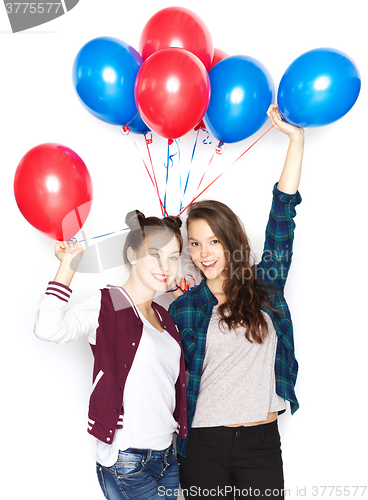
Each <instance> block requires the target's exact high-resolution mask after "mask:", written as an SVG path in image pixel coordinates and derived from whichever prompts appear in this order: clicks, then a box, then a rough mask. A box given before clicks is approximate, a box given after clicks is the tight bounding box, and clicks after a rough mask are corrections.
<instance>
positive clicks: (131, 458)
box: [114, 451, 144, 477]
mask: <svg viewBox="0 0 368 500" xmlns="http://www.w3.org/2000/svg"><path fill="white" fill-rule="evenodd" d="M114 468H115V471H116V474H117V475H118V476H120V477H131V476H137V475H138V474H140V473H141V472H143V469H144V464H143V459H142V457H141V455H136V454H135V453H129V452H126V451H119V456H118V459H117V461H116V463H115V466H114Z"/></svg>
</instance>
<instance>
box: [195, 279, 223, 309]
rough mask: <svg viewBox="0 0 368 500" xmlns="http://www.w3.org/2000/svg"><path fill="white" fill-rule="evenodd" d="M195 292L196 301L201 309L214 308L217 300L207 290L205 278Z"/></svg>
mask: <svg viewBox="0 0 368 500" xmlns="http://www.w3.org/2000/svg"><path fill="white" fill-rule="evenodd" d="M195 291H196V293H197V294H198V299H199V302H200V305H201V306H202V307H203V306H204V305H209V306H215V305H216V304H218V300H217V299H216V297H215V296H214V295H213V293H212V292H211V290H210V289H209V288H208V285H207V283H206V278H203V279H202V281H201V282H200V284H199V285H198V286H197V287H196V288H195Z"/></svg>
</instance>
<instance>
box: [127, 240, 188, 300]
mask: <svg viewBox="0 0 368 500" xmlns="http://www.w3.org/2000/svg"><path fill="white" fill-rule="evenodd" d="M163 233H165V234H164V235H163ZM128 256H129V260H130V261H131V263H132V272H134V274H135V277H136V278H137V279H138V280H139V282H140V285H143V286H144V287H145V288H146V289H147V290H149V291H152V292H164V291H165V290H167V289H168V287H169V285H170V284H171V283H172V282H173V281H174V279H175V278H176V276H177V274H178V270H179V256H180V247H179V243H178V240H177V238H176V237H175V236H174V235H173V236H172V238H171V239H169V238H168V237H167V231H160V232H158V233H156V234H153V235H149V236H147V238H146V239H145V240H144V243H143V244H142V245H141V247H140V248H139V250H138V251H137V252H134V251H133V250H132V248H131V247H130V248H129V249H128Z"/></svg>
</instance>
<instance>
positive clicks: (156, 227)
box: [123, 210, 183, 264]
mask: <svg viewBox="0 0 368 500" xmlns="http://www.w3.org/2000/svg"><path fill="white" fill-rule="evenodd" d="M125 224H126V225H127V226H128V227H129V229H130V231H129V233H128V236H127V238H126V240H125V245H124V249H123V258H124V262H125V264H130V262H129V260H128V255H127V253H128V248H129V247H132V249H133V250H136V251H137V250H139V249H140V248H141V246H142V245H143V244H144V243H145V240H146V238H147V236H150V235H153V234H156V233H158V232H164V233H167V237H166V235H165V234H164V238H163V240H162V246H164V245H165V244H166V243H168V242H169V241H170V240H171V239H172V237H173V236H174V235H175V237H176V239H177V242H178V244H179V250H180V253H181V252H182V250H183V237H182V235H181V232H180V227H181V225H182V222H181V220H180V219H179V217H172V216H168V217H164V218H163V219H159V218H158V217H145V215H144V214H143V213H142V212H140V211H139V210H133V211H132V212H129V213H128V214H127V215H126V217H125Z"/></svg>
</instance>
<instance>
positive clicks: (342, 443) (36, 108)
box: [0, 0, 368, 500]
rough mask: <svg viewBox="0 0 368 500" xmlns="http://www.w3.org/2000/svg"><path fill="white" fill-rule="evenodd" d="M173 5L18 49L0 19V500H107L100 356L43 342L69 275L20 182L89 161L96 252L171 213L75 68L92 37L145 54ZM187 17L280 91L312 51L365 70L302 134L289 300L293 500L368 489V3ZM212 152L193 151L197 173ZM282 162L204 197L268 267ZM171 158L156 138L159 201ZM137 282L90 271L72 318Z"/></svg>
mask: <svg viewBox="0 0 368 500" xmlns="http://www.w3.org/2000/svg"><path fill="white" fill-rule="evenodd" d="M170 5H172V4H171V2H164V1H162V2H159V1H146V0H144V1H143V0H141V1H137V2H127V1H125V0H124V1H123V0H99V1H98V0H80V3H79V4H78V5H77V6H76V7H75V8H74V9H73V10H72V11H71V12H69V13H68V14H67V15H65V16H62V17H60V18H59V19H57V20H55V21H52V22H50V23H48V24H46V25H43V26H40V27H38V28H34V29H32V30H29V31H27V32H24V33H19V34H12V33H11V31H10V25H9V22H8V19H7V17H6V13H5V9H4V8H3V7H2V6H0V61H1V67H0V74H1V76H0V96H1V115H0V116H1V120H0V123H1V134H0V138H1V149H0V155H1V162H0V166H1V182H0V186H1V187H0V189H1V196H0V202H1V228H2V243H1V256H2V258H1V263H2V266H1V269H2V273H1V275H2V286H1V289H2V299H1V306H2V328H1V408H2V410H1V414H0V415H1V427H0V429H1V441H0V446H1V461H2V464H1V473H2V482H1V485H0V495H1V498H4V499H6V500H13V499H14V500H18V499H19V498H35V499H36V498H37V500H50V499H52V500H65V499H68V500H81V499H82V500H86V499H88V500H98V499H101V498H102V493H101V491H100V489H99V485H98V482H97V478H96V476H95V465H94V446H95V443H94V439H93V438H92V437H91V436H89V435H88V434H87V432H86V421H87V405H88V397H89V391H90V386H91V371H92V354H91V352H90V348H89V346H88V344H87V342H85V341H84V340H80V341H77V342H75V343H74V344H70V345H62V346H57V345H53V344H47V343H42V342H40V341H39V340H37V339H36V337H35V336H34V334H33V332H32V330H33V322H34V316H35V313H36V310H37V307H38V300H39V297H40V295H41V294H42V293H43V291H44V289H45V287H46V285H47V282H48V281H49V280H50V279H53V277H54V275H55V272H56V269H57V261H56V258H55V257H54V255H53V247H54V242H53V241H51V240H50V239H48V238H47V237H45V236H44V235H43V234H41V233H39V232H38V231H37V230H36V229H34V228H33V227H32V226H30V225H29V224H28V222H27V221H26V220H25V219H24V218H23V217H22V215H21V213H20V212H19V210H18V208H17V206H16V203H15V199H14V194H13V179H14V173H15V170H16V167H17V165H18V163H19V161H20V159H21V158H22V156H23V155H24V154H25V153H26V152H27V151H28V150H29V149H30V148H32V147H33V146H36V145H37V144H41V143H45V142H58V143H60V144H64V145H66V146H68V147H70V148H71V149H73V150H74V151H76V152H77V153H78V154H79V155H80V156H81V157H82V158H83V160H84V161H85V163H86V164H87V166H88V168H89V171H90V173H91V175H92V179H93V183H94V203H93V208H92V211H91V214H90V217H89V220H88V222H87V224H86V226H85V232H86V234H87V236H88V237H93V236H96V235H101V234H104V233H107V232H109V231H117V230H119V229H122V228H123V227H124V218H125V214H126V213H127V212H128V211H130V210H133V209H135V208H138V209H140V210H141V211H143V212H145V213H146V215H150V214H152V215H153V214H154V215H160V211H159V205H158V203H157V199H156V195H155V193H154V191H153V188H152V186H151V184H150V182H149V179H148V176H147V174H146V173H145V171H144V167H143V164H142V162H141V159H140V156H139V154H138V153H137V150H136V148H135V146H134V144H133V143H132V141H131V139H130V137H123V136H122V135H121V134H120V132H119V129H118V127H113V126H111V125H108V124H106V123H103V122H102V121H99V120H98V119H96V118H94V117H93V116H92V115H90V114H89V113H88V112H87V111H86V110H85V109H84V108H83V107H82V106H81V104H80V102H79V101H78V99H77V97H76V94H75V91H74V89H73V85H72V81H71V67H72V64H73V61H74V57H75V55H76V54H77V52H78V50H79V49H80V48H81V47H82V45H84V44H85V43H86V42H87V41H89V40H91V39H92V38H94V37H96V36H103V35H110V36H115V37H118V38H120V39H122V40H124V41H126V42H128V43H130V44H131V45H133V46H134V47H135V48H137V49H138V46H139V37H140V34H141V31H142V29H143V27H144V25H145V23H146V22H147V21H148V19H149V18H150V17H151V16H152V15H153V14H154V13H155V12H156V11H158V10H159V9H161V8H163V7H167V6H170ZM181 5H182V6H186V7H188V8H191V9H192V10H193V11H195V12H196V13H197V14H198V15H199V16H200V17H201V18H202V19H203V20H204V21H205V23H206V24H207V26H208V28H209V30H210V32H211V34H212V36H213V39H214V45H215V47H218V48H221V49H223V50H225V51H226V52H227V53H228V54H230V55H235V54H245V55H250V56H252V57H255V58H256V59H258V60H260V61H261V62H262V63H263V64H264V65H265V66H266V67H267V68H268V70H269V71H270V73H271V75H272V77H273V79H274V81H275V85H276V87H277V85H278V83H279V81H280V78H281V77H282V75H283V73H284V71H285V70H286V68H287V66H288V65H289V64H290V63H291V62H292V61H293V60H294V59H295V58H296V57H298V56H299V55H301V54H302V53H303V52H305V51H307V50H310V49H313V48H317V47H333V48H337V49H340V50H342V51H344V52H346V53H347V54H349V55H350V56H351V57H352V58H353V59H354V61H355V62H356V64H357V66H358V67H359V69H360V72H361V77H362V90H361V93H360V96H359V98H358V101H357V103H356V104H355V106H354V107H353V108H352V110H351V111H350V112H349V113H348V114H347V115H346V116H345V117H343V118H342V119H341V120H339V121H338V122H336V123H334V124H331V125H328V126H325V127H321V128H315V129H307V130H306V148H305V158H304V166H303V177H302V183H301V186H300V191H301V194H302V196H303V203H302V204H301V205H300V206H299V207H298V216H297V219H296V223H297V229H296V239H295V248H294V260H293V266H292V270H291V273H290V277H289V281H288V284H287V289H286V295H287V299H288V302H289V305H290V308H291V311H292V316H293V320H294V327H295V343H296V352H297V358H298V361H299V365H300V371H299V377H298V382H297V395H298V398H299V400H300V405H301V406H300V409H299V411H298V412H297V413H296V414H295V415H294V416H293V417H291V416H290V412H288V413H287V414H286V415H283V416H282V417H281V418H280V430H281V435H282V443H283V458H284V467H285V479H286V488H287V489H289V491H290V495H289V498H298V497H301V496H304V498H324V497H327V494H328V492H327V491H326V492H325V494H324V495H322V493H321V492H322V490H319V492H317V490H316V489H314V490H313V486H320V485H329V486H347V487H350V486H353V485H364V484H367V475H366V470H367V469H366V463H364V462H366V449H367V432H366V411H367V402H366V401H367V369H366V366H367V364H366V349H367V340H366V335H367V320H366V317H365V312H366V308H365V303H366V299H367V293H366V283H367V257H366V254H367V236H366V228H367V221H366V215H367V209H366V186H367V180H368V179H367V155H366V143H367V133H366V126H367V121H366V115H364V112H365V110H367V90H366V82H367V80H368V74H367V71H368V63H367V55H366V48H367V36H366V35H364V33H366V26H365V20H366V5H365V2H363V0H350V1H349V2H342V1H340V0H309V1H308V2H295V1H293V0H278V1H277V2H276V1H274V0H263V1H258V2H257V1H252V2H239V0H227V1H226V2H223V1H219V0H214V1H213V2H204V1H202V2H198V1H194V0H193V1H192V0H190V1H189V0H186V1H184V0H183V1H182V3H181ZM265 129H266V126H265V127H263V129H262V130H265ZM260 133H261V131H260V132H258V133H257V134H255V136H254V137H252V138H250V139H247V140H246V141H244V142H242V143H239V144H236V145H228V146H226V148H225V154H224V155H223V156H222V157H221V158H220V159H219V162H221V165H223V166H225V165H227V164H230V160H231V159H233V158H235V156H236V154H240V153H241V152H243V151H244V150H245V149H246V147H248V146H249V145H250V144H251V143H252V142H253V140H255V139H256V138H257V137H258V136H259V135H260ZM194 138H195V135H194V133H192V134H189V135H188V137H187V138H185V139H184V140H183V144H182V153H183V156H185V152H186V153H187V154H189V153H190V152H191V147H192V144H193V141H194ZM213 146H214V145H212V146H203V145H202V147H201V148H199V149H198V151H197V154H196V163H195V168H196V169H197V170H198V172H199V169H201V168H204V167H205V166H206V164H207V162H208V159H209V156H210V154H211V153H212V150H211V153H209V151H210V149H209V148H211V147H213ZM286 149H287V138H286V137H284V136H283V135H282V134H280V133H278V132H277V131H275V130H272V131H271V132H270V133H269V134H267V135H266V137H265V138H264V139H262V141H260V142H259V143H258V144H257V145H256V146H255V147H254V148H252V149H251V151H249V152H248V153H247V154H246V155H245V156H244V157H243V158H242V159H241V160H240V161H239V162H237V163H236V164H235V165H234V166H233V167H231V169H229V171H228V172H227V173H226V174H225V175H224V176H223V177H222V178H221V179H220V180H219V181H218V182H217V183H215V184H214V186H213V187H211V188H210V189H209V190H208V192H207V193H206V195H207V196H208V197H210V198H215V199H219V200H221V201H222V202H224V203H227V204H228V205H230V207H231V208H233V210H234V211H235V212H236V213H238V214H239V216H240V217H241V218H242V220H243V221H244V223H245V226H246V228H247V230H248V233H249V236H250V239H251V241H252V244H253V248H254V250H255V252H256V255H257V256H258V257H259V256H260V252H261V249H262V244H263V234H264V229H265V224H266V221H267V216H268V211H269V207H270V202H271V191H272V187H273V184H274V182H276V181H277V179H278V177H279V174H280V172H281V169H282V165H283V160H284V157H285V153H286ZM165 151H166V149H165V143H164V141H160V140H159V139H157V140H156V142H155V144H154V152H155V155H156V156H155V159H154V161H155V164H156V168H157V171H158V175H159V177H160V185H161V186H163V176H164V171H165V170H164V167H163V162H164V160H165ZM182 163H183V165H184V163H185V161H184V158H183V162H182ZM176 168H178V167H176ZM182 168H185V165H184V166H183V167H182ZM172 172H173V173H172V176H173V177H172V181H175V182H172V183H171V185H170V201H169V207H170V211H171V212H172V213H175V212H177V209H178V203H179V201H178V200H179V185H178V182H177V179H176V180H175V173H174V172H175V167H174V168H173V169H172ZM193 176H194V174H193ZM193 189H194V185H193ZM124 277H125V274H124V270H123V268H116V269H112V270H110V271H108V272H105V273H100V274H77V275H76V277H75V280H74V282H73V289H74V294H73V303H74V302H75V301H78V300H79V299H81V298H82V297H84V296H86V295H88V294H89V293H90V292H91V291H93V290H94V289H96V288H97V287H102V286H104V285H105V284H106V283H111V282H112V283H114V284H122V283H123V282H124ZM147 418H149V416H148V415H147ZM364 471H365V472H364ZM304 488H305V489H304ZM329 491H331V490H329ZM348 491H350V496H353V489H351V490H349V489H346V490H345V495H346V494H347V492H348ZM304 493H305V495H304ZM317 493H318V494H317ZM355 496H356V497H360V496H361V490H360V491H359V492H358V493H357V494H356V495H355ZM367 496H368V493H367V492H366V494H365V497H367ZM334 497H335V494H333V495H332V498H334ZM330 498H331V497H330Z"/></svg>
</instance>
